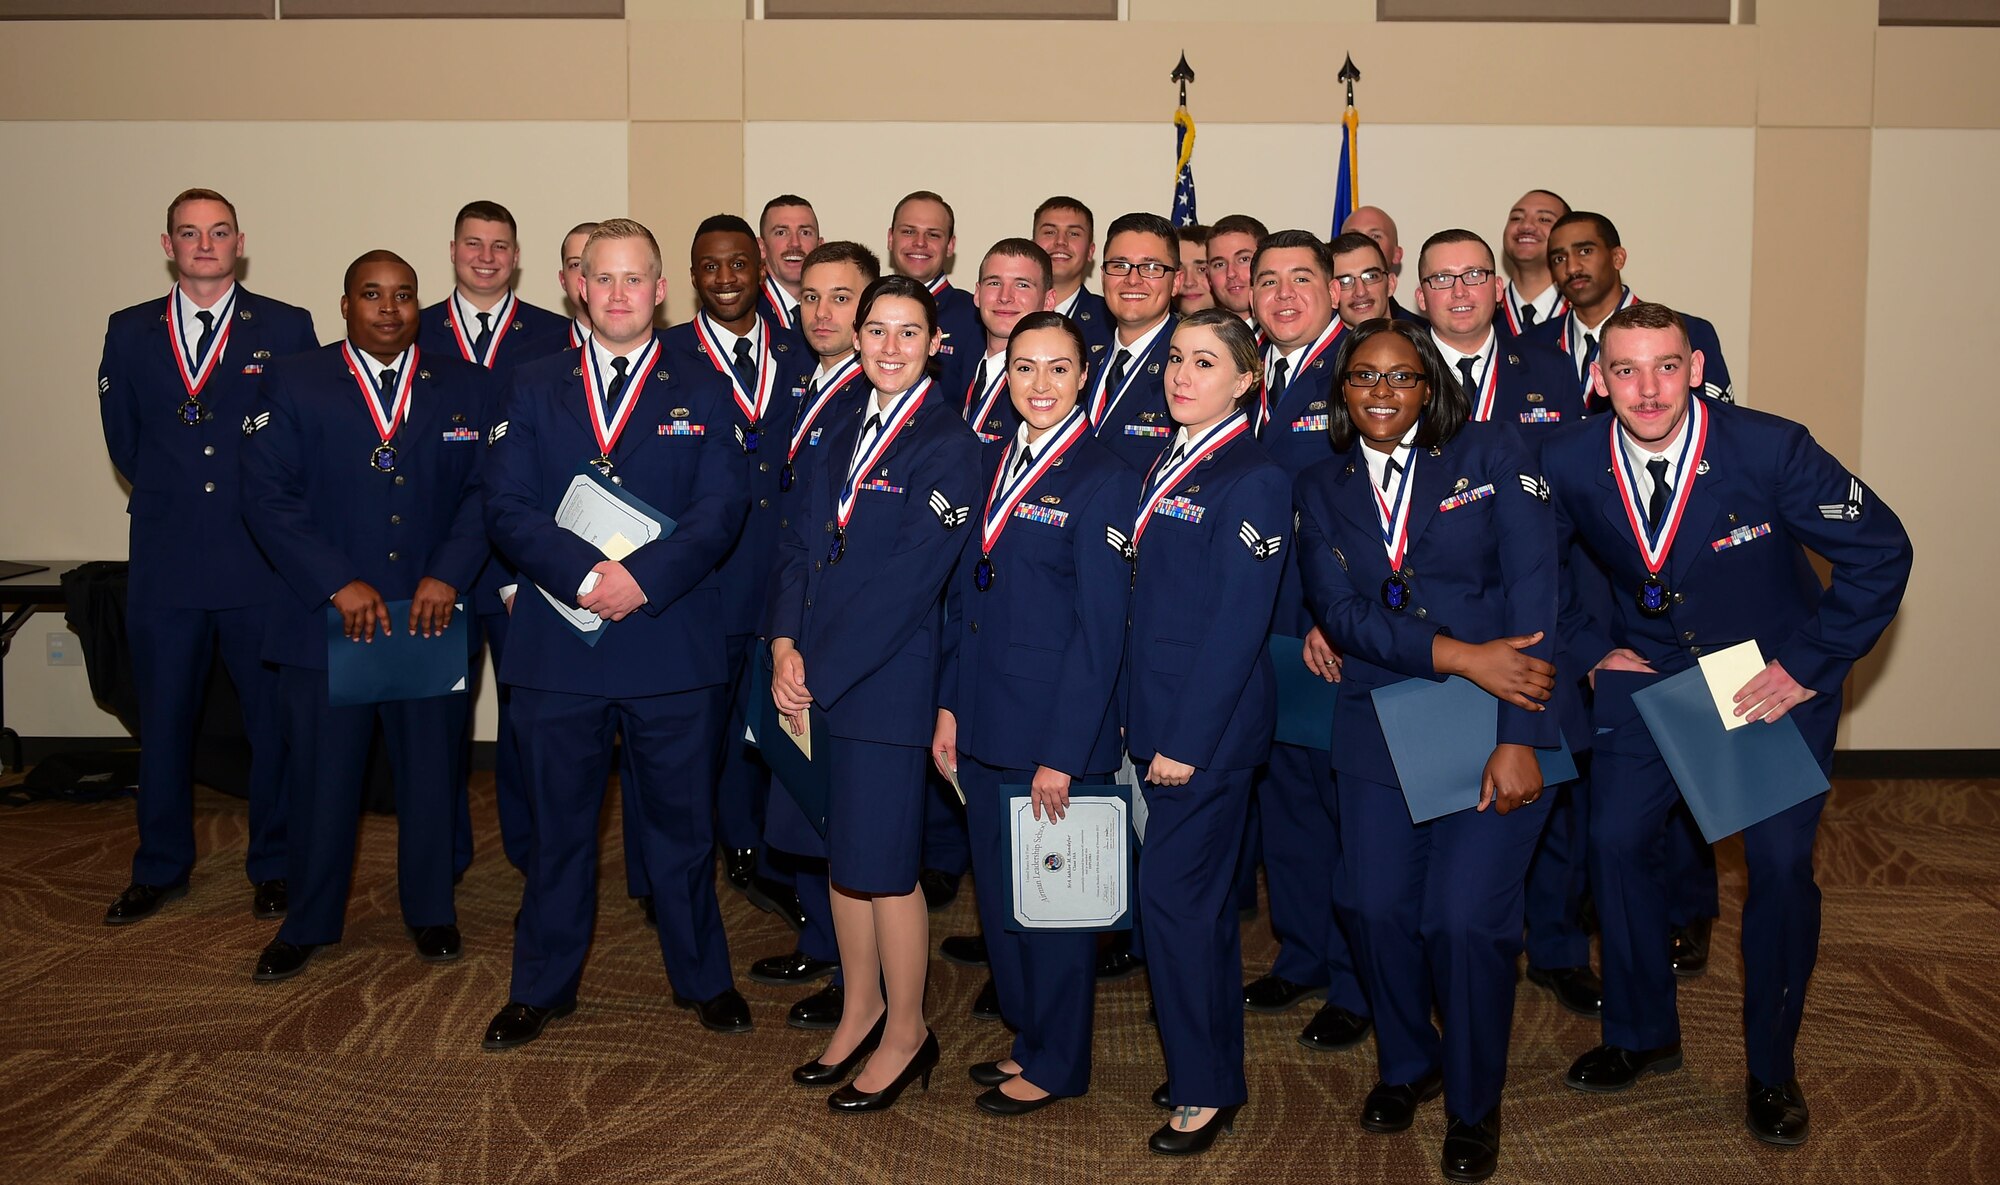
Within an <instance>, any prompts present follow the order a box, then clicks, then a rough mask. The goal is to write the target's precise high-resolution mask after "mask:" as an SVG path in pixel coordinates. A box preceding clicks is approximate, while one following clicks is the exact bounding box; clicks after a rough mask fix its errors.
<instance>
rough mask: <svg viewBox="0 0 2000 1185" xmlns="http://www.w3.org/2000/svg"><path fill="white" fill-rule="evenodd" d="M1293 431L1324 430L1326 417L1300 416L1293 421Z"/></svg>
mask: <svg viewBox="0 0 2000 1185" xmlns="http://www.w3.org/2000/svg"><path fill="white" fill-rule="evenodd" d="M1292 431H1294V432H1324V431H1326V417H1325V416H1323V415H1320V416H1300V417H1299V418H1298V419H1296V420H1293V421H1292Z"/></svg>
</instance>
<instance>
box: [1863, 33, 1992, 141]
mask: <svg viewBox="0 0 2000 1185" xmlns="http://www.w3.org/2000/svg"><path fill="white" fill-rule="evenodd" d="M1995 63H2000V29H1880V30H1877V31H1876V34H1875V126H1876V127H1878V128H2000V70H1996V69H1995V68H1994V65H1995Z"/></svg>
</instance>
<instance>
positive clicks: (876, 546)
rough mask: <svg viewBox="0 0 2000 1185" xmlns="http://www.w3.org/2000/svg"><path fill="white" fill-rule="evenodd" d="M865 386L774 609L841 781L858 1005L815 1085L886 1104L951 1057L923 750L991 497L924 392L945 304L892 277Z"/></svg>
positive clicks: (776, 686)
mask: <svg viewBox="0 0 2000 1185" xmlns="http://www.w3.org/2000/svg"><path fill="white" fill-rule="evenodd" d="M855 325H856V327H857V344H858V345H859V347H860V351H861V369H862V372H863V375H864V377H865V378H866V379H867V381H868V382H869V384H870V385H871V386H872V388H873V389H872V390H871V391H870V392H869V393H868V395H867V396H866V397H865V398H863V399H861V400H859V401H858V402H857V404H856V405H855V406H853V407H852V408H851V409H849V410H846V411H844V412H842V413H841V414H840V416H839V418H838V419H837V420H835V421H834V422H832V423H830V424H829V425H828V428H827V436H828V441H827V444H826V445H825V446H824V447H823V448H821V449H820V450H819V456H818V459H816V460H814V461H812V462H810V463H809V464H808V466H807V470H806V472H805V474H804V475H803V477H802V480H803V482H804V483H805V484H804V488H803V489H802V491H801V495H800V500H799V503H798V505H797V509H796V511H795V512H794V513H793V514H792V515H791V518H790V524H791V525H790V526H789V527H788V528H786V531H785V533H784V535H783V537H782V539H781V541H780V549H779V555H778V563H777V568H776V571H775V572H774V574H773V581H772V592H771V604H770V620H769V622H768V626H767V628H766V630H765V633H766V635H767V636H768V637H769V638H770V639H771V661H772V674H771V698H772V700H773V701H774V702H775V703H776V704H777V707H778V710H779V712H781V713H783V714H784V716H785V717H786V719H787V723H788V726H789V727H791V728H792V729H793V730H794V731H795V732H797V731H800V730H801V729H802V727H803V725H804V723H805V722H804V721H803V720H802V718H801V715H802V714H803V713H805V712H807V711H808V710H810V711H811V712H814V713H818V714H819V715H820V718H821V719H822V721H823V722H824V724H825V732H826V735H827V739H828V743H827V749H828V752H826V753H825V754H818V753H815V754H814V755H813V757H814V760H815V761H823V762H825V763H826V767H827V769H828V781H829V784H830V792H829V799H828V803H827V826H826V846H827V863H828V872H829V875H830V877H831V879H832V881H833V925H834V935H835V938H836V940H837V942H838V943H839V946H840V962H841V967H842V969H843V970H844V971H845V972H846V977H847V989H846V995H847V1000H846V1006H845V1008H844V1009H843V1011H842V1015H841V1019H840V1024H839V1026H838V1027H837V1028H835V1029H834V1031H833V1036H832V1038H831V1039H830V1040H829V1041H828V1043H827V1047H826V1049H825V1051H824V1052H822V1053H821V1054H820V1056H819V1057H818V1058H817V1059H815V1060H813V1061H810V1062H807V1063H806V1064H805V1065H803V1066H800V1067H799V1068H798V1069H797V1070H794V1071H793V1072H792V1077H793V1079H794V1080H795V1081H797V1082H798V1083H799V1084H800V1085H803V1086H814V1085H830V1084H832V1083H836V1082H840V1081H842V1080H844V1079H845V1078H846V1077H847V1075H848V1073H849V1072H850V1071H851V1070H852V1069H853V1068H854V1065H855V1063H856V1062H858V1061H859V1060H860V1059H861V1058H862V1057H864V1056H866V1055H867V1054H868V1053H869V1052H870V1051H871V1050H878V1049H879V1052H878V1053H877V1054H876V1056H875V1057H872V1058H870V1059H869V1061H868V1065H867V1067H866V1068H865V1069H863V1070H862V1071H861V1073H860V1074H858V1075H856V1076H855V1079H854V1081H853V1082H852V1083H849V1084H848V1085H845V1086H842V1087H841V1088H840V1089H839V1090H837V1091H835V1092H834V1093H833V1094H832V1095H830V1096H829V1097H828V1099H827V1105H828V1106H830V1107H832V1108H833V1109H834V1110H836V1111H880V1110H884V1109H886V1108H888V1107H889V1106H891V1105H893V1104H894V1103H895V1101H896V1099H897V1097H898V1096H900V1095H901V1094H902V1092H903V1090H904V1088H906V1087H907V1086H909V1084H910V1083H911V1082H912V1081H915V1080H916V1079H918V1078H922V1079H923V1080H924V1085H925V1086H926V1088H928V1087H929V1085H930V1075H931V1070H932V1068H933V1067H935V1066H936V1065H937V1061H938V1044H937V1037H936V1036H935V1035H934V1034H932V1033H931V1032H930V1029H929V1026H928V1025H927V1024H926V1023H925V1021H924V979H925V973H926V971H927V969H928V965H929V958H930V927H929V923H928V918H927V916H926V914H925V910H924V899H923V896H922V894H921V893H919V892H918V890H917V873H918V864H919V856H920V848H921V839H922V835H923V818H924V793H925V785H924V754H925V751H926V747H927V746H928V744H929V742H930V739H931V731H932V728H933V725H934V724H935V709H936V696H935V694H934V691H935V689H936V687H937V677H938V653H939V638H938V631H939V626H940V623H941V622H942V619H943V615H942V613H940V612H939V607H940V597H941V595H942V593H943V591H944V585H945V581H946V579H947V577H948V576H949V575H950V573H951V569H952V565H954V564H955V563H957V562H958V557H959V553H960V552H961V551H963V550H964V548H965V541H966V540H967V539H968V538H969V537H970V536H971V535H972V533H973V532H972V531H971V530H968V529H967V527H968V524H969V522H970V520H971V516H972V514H973V506H974V503H975V499H976V498H977V497H978V493H977V489H976V485H975V483H976V482H977V481H978V476H977V473H978V465H979V444H978V441H977V439H976V438H975V437H974V436H973V434H972V430H971V429H970V428H968V427H966V424H965V420H964V419H963V418H962V417H960V415H959V414H958V409H957V408H956V407H955V406H954V405H953V401H952V400H950V399H944V398H927V396H929V395H930V393H931V386H932V384H931V380H930V379H928V378H927V377H925V373H924V371H925V367H926V364H928V363H929V361H930V359H931V356H932V355H933V354H935V353H937V348H938V341H939V335H938V329H937V304H936V302H935V301H933V300H932V298H931V294H930V292H929V291H928V290H926V289H925V288H924V286H923V285H922V284H920V283H918V282H916V281H915V280H910V279H906V278H904V277H901V276H883V277H882V278H880V279H878V280H876V281H875V282H874V283H872V284H870V285H868V287H867V288H866V289H865V290H863V292H862V293H861V299H860V301H859V302H858V304H857V306H856V310H855Z"/></svg>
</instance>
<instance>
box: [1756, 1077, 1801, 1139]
mask: <svg viewBox="0 0 2000 1185" xmlns="http://www.w3.org/2000/svg"><path fill="white" fill-rule="evenodd" d="M1743 1084H1744V1087H1745V1089H1746V1090H1747V1092H1748V1095H1749V1098H1748V1102H1747V1104H1746V1106H1745V1107H1744V1111H1743V1123H1744V1126H1746V1127H1748V1128H1749V1129H1750V1134H1751V1135H1753V1136H1756V1137H1757V1138H1758V1139H1760V1140H1762V1141H1764V1142H1765V1143H1766V1144H1780V1145H1783V1146H1785V1147H1787V1148H1789V1147H1791V1146H1793V1145H1795V1144H1803V1143H1805V1142H1806V1134H1807V1132H1808V1131H1809V1130H1810V1128H1811V1127H1812V1114H1811V1112H1809V1111H1807V1110H1806V1096H1805V1093H1804V1092H1803V1091H1801V1090H1799V1080H1798V1079H1796V1078H1793V1079H1791V1080H1789V1081H1787V1082H1785V1083H1783V1084H1782V1085H1779V1086H1765V1085H1763V1084H1762V1083H1760V1082H1758V1081H1757V1080H1756V1079H1755V1078H1748V1077H1746V1078H1745V1079H1744V1080H1743Z"/></svg>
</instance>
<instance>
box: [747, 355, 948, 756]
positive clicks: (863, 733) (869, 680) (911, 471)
mask: <svg viewBox="0 0 2000 1185" xmlns="http://www.w3.org/2000/svg"><path fill="white" fill-rule="evenodd" d="M864 384H865V380H864ZM868 405H869V393H868V390H867V388H866V386H865V385H864V386H863V387H862V388H861V395H860V398H859V399H854V400H843V401H842V402H841V406H840V408H839V410H838V412H837V418H835V419H834V420H832V421H831V422H829V423H828V425H827V435H826V438H825V441H824V443H823V444H821V445H820V456H819V459H818V463H817V464H815V465H814V466H812V468H811V469H810V470H809V471H808V472H807V474H806V477H805V482H806V488H805V490H804V492H803V494H802V496H801V498H800V501H799V503H798V508H797V510H796V511H795V512H794V513H792V514H791V515H790V518H791V525H790V526H789V527H788V528H786V529H785V531H784V533H783V535H782V537H781V538H780V539H779V542H778V560H777V565H776V567H775V568H774V570H773V571H772V575H771V600H770V615H769V618H768V620H767V623H766V627H765V630H764V634H765V636H766V637H770V638H790V639H792V640H793V641H794V642H795V643H796V644H797V646H798V648H799V651H800V653H801V654H802V655H803V656H804V658H805V663H806V686H807V687H808V688H810V689H811V690H812V693H813V700H814V703H815V704H816V705H818V706H819V707H820V708H821V709H823V710H824V711H825V720H826V727H827V730H828V732H829V733H830V734H831V735H833V736H839V737H847V738H849V739H852V740H862V741H873V742H876V743H878V744H887V745H917V746H922V747H926V748H928V747H929V745H930V740H931V734H932V732H933V731H934V729H935V727H936V724H937V673H938V662H939V657H940V647H941V639H940V638H939V633H940V632H941V630H942V628H943V623H944V614H943V613H942V612H941V611H940V608H941V604H940V601H941V597H942V594H943V592H944V585H945V580H946V579H947V578H948V577H949V575H950V574H951V569H952V565H954V564H955V563H957V562H958V558H959V554H960V552H962V551H963V550H964V549H965V546H966V540H968V539H970V538H972V537H973V536H975V535H976V534H978V530H979V528H978V525H977V519H976V516H977V515H978V513H979V499H980V497H981V496H982V495H983V494H984V493H985V491H984V490H983V489H981V488H979V442H978V439H977V438H976V437H974V436H973V434H972V429H970V428H968V427H966V425H965V421H964V420H963V419H962V418H960V416H959V412H958V409H957V408H956V407H954V406H953V405H952V401H951V399H950V397H949V396H948V395H947V394H946V393H945V392H944V391H943V390H942V389H941V388H940V387H939V385H937V384H935V383H933V384H932V386H931V389H930V391H929V392H928V393H926V394H925V396H924V399H923V402H922V404H921V405H920V406H919V407H918V409H917V411H916V413H915V415H914V416H913V418H912V419H911V420H910V422H909V423H908V424H907V425H906V426H905V427H904V429H903V431H902V433H901V434H900V435H899V436H897V437H896V440H895V442H894V443H893V444H892V445H891V446H890V448H889V451H888V452H887V453H885V454H883V456H882V457H881V458H880V459H879V460H877V461H876V463H875V466H874V468H873V470H872V471H871V472H870V473H869V474H868V475H867V476H866V477H865V478H864V479H863V485H862V487H861V489H860V491H859V492H858V493H857V494H856V495H855V503H854V513H853V516H852V518H850V519H849V520H848V524H847V533H846V543H845V545H844V546H843V548H842V552H841V559H840V562H839V563H828V562H827V555H828V549H829V548H830V546H831V545H832V543H833V540H834V537H835V518H836V506H837V501H838V499H839V496H840V489H841V483H842V481H843V480H844V479H845V478H846V477H847V469H848V462H849V458H851V457H853V456H854V446H855V442H856V441H857V439H858V438H859V437H860V434H861V427H862V423H863V420H864V414H863V413H864V412H865V411H866V410H867V408H868ZM821 414H822V416H827V415H836V413H835V410H834V409H832V408H829V409H828V410H827V411H826V412H823V413H821Z"/></svg>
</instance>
